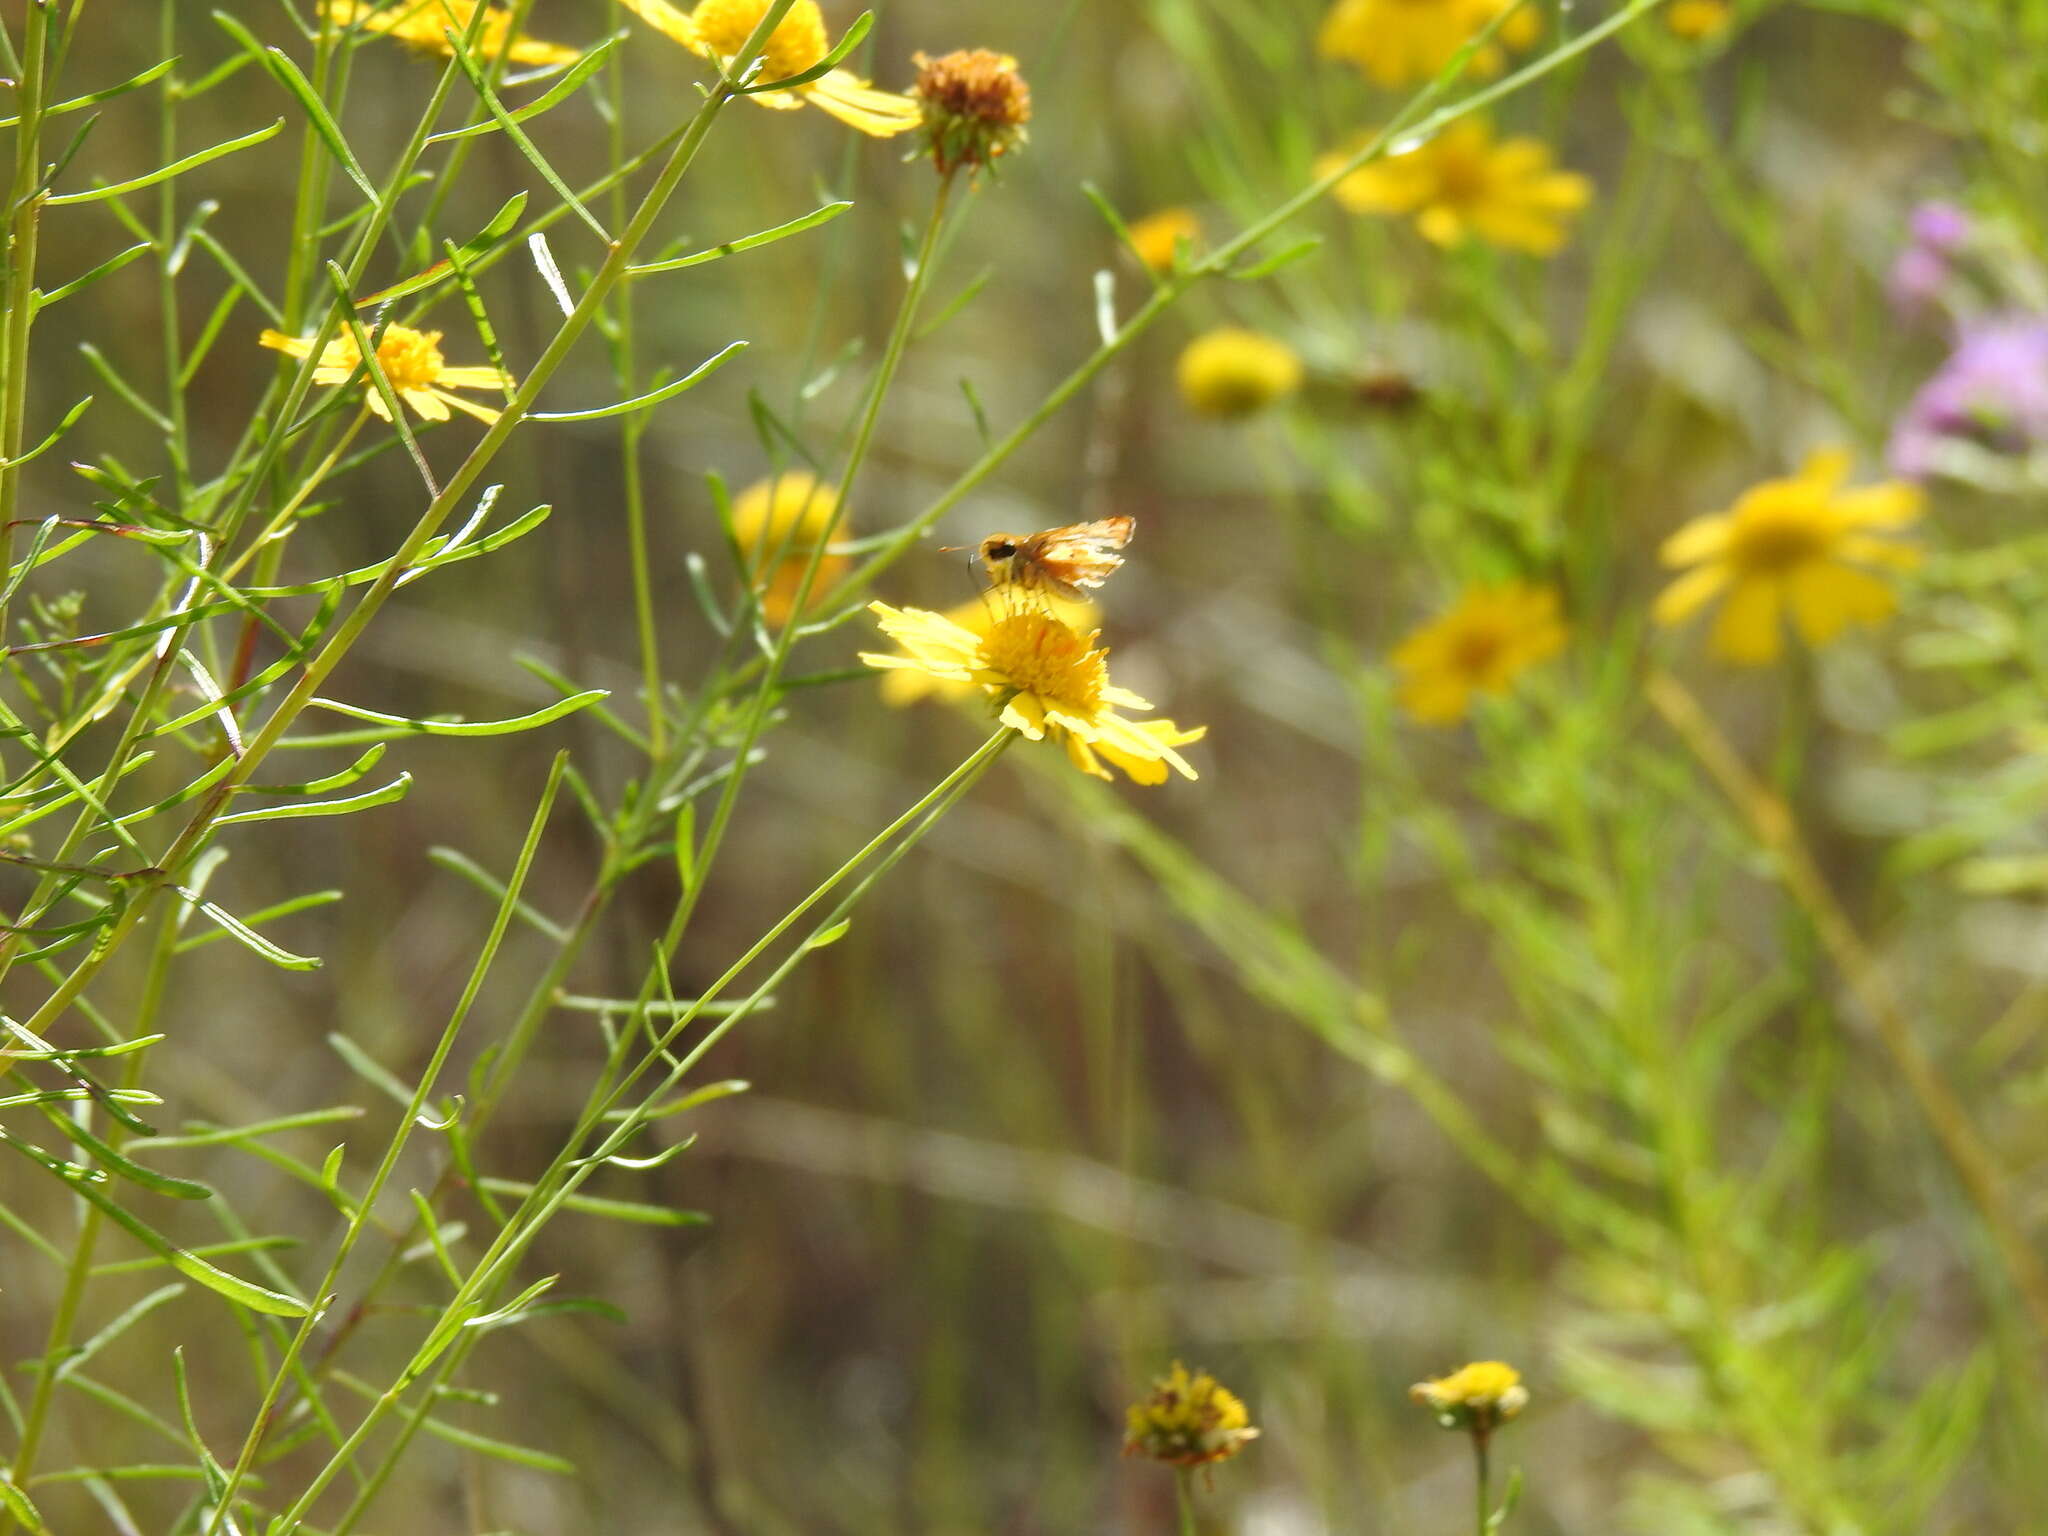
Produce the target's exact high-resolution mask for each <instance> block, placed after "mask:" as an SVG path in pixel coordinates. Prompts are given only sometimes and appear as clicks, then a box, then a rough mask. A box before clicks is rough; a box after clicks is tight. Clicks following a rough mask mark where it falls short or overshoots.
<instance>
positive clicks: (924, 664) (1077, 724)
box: [860, 603, 1207, 784]
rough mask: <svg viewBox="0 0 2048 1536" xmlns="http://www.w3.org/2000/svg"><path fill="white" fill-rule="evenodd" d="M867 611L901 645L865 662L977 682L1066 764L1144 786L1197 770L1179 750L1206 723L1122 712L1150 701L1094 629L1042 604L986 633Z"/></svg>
mask: <svg viewBox="0 0 2048 1536" xmlns="http://www.w3.org/2000/svg"><path fill="white" fill-rule="evenodd" d="M868 610H869V612H871V613H873V614H874V615H875V617H876V619H877V620H879V621H880V623H881V626H882V632H883V633H884V634H886V635H887V636H888V637H889V638H890V639H891V640H894V641H895V642H896V643H897V644H898V645H900V646H901V647H902V648H903V650H902V652H901V653H900V654H897V655H881V654H878V653H875V652H871V651H863V652H862V653H861V658H860V659H861V660H862V661H864V662H866V663H867V664H868V665H869V666H871V667H879V668H882V669H884V670H910V671H915V672H921V673H923V674H924V675H925V676H926V677H928V678H930V679H932V680H933V681H934V682H936V683H941V684H945V683H956V684H957V683H967V684H971V685H972V686H974V687H976V688H979V689H980V690H981V692H982V693H983V694H984V695H985V696H986V697H987V698H988V699H989V700H990V703H991V706H992V707H993V708H994V709H995V710H996V712H997V714H998V716H999V717H1000V719H1001V720H1002V723H1003V724H1004V725H1007V726H1009V727H1010V728H1011V729H1012V730H1014V731H1017V732H1018V733H1019V734H1021V735H1024V736H1027V737H1029V738H1030V739H1031V740H1033V741H1043V740H1045V739H1046V738H1047V737H1051V738H1052V739H1053V740H1055V741H1057V742H1059V744H1060V745H1061V746H1063V747H1064V748H1066V752H1067V758H1068V761H1070V762H1071V763H1073V765H1074V766H1075V767H1076V768H1079V769H1080V770H1081V771H1082V772H1083V773H1087V774H1092V775H1094V776H1095V777H1096V778H1098V779H1108V778H1113V777H1115V775H1113V774H1112V773H1110V771H1109V769H1108V768H1107V767H1105V766H1104V764H1105V763H1108V764H1111V765H1113V766H1115V767H1117V768H1121V769H1122V770H1123V771H1124V772H1125V773H1126V774H1128V775H1129V776H1130V778H1131V779H1132V780H1133V781H1134V782H1136V783H1139V784H1163V783H1165V782H1166V774H1167V770H1168V769H1169V768H1171V769H1172V770H1173V771H1174V772H1176V773H1178V774H1180V775H1181V776H1182V777H1183V778H1189V779H1192V778H1194V777H1196V774H1195V770H1194V769H1193V768H1191V767H1189V766H1188V762H1187V759H1186V758H1184V757H1182V756H1181V755H1180V753H1179V752H1178V751H1176V750H1175V748H1177V747H1184V746H1186V745H1188V744H1189V743H1190V742H1196V741H1200V740H1201V739H1202V737H1203V736H1204V735H1206V734H1207V727H1205V726H1197V727H1195V728H1194V729H1193V730H1182V729H1181V728H1180V727H1179V726H1177V725H1175V724H1174V723H1173V721H1171V720H1129V719H1126V718H1125V717H1124V716H1123V715H1122V714H1120V713H1119V711H1120V710H1125V709H1131V710H1149V709H1150V708H1151V707H1152V706H1151V704H1149V703H1148V702H1146V701H1145V700H1144V699H1141V698H1139V697H1138V695H1136V694H1135V693H1132V692H1131V691H1130V690H1129V689H1126V688H1119V687H1117V686H1116V685H1115V684H1113V683H1111V682H1110V680H1109V652H1108V651H1106V650H1101V649H1098V648H1097V646H1096V644H1095V639H1096V632H1095V631H1093V630H1089V631H1086V632H1084V631H1082V630H1079V629H1076V628H1074V627H1073V626H1072V625H1070V624H1068V623H1067V622H1066V621H1065V620H1063V619H1061V618H1059V617H1058V616H1056V615H1055V614H1053V613H1052V612H1051V611H1050V610H1048V609H1046V608H1042V607H1039V606H1037V605H1031V606H1028V607H1025V608H1022V609H1019V610H1017V611H1014V612H1006V613H1003V614H1001V615H1000V616H999V617H997V618H995V619H994V620H993V621H992V622H991V623H990V624H989V625H988V627H987V629H986V630H984V631H982V632H980V633H977V632H976V631H975V630H972V629H968V628H965V627H963V626H962V625H959V624H956V623H954V622H953V620H951V619H949V618H947V617H946V616H945V615H944V614H942V613H933V612H932V611H931V610H930V609H926V608H892V607H890V606H889V605H888V604H887V603H870V604H868Z"/></svg>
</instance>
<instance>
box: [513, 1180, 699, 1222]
mask: <svg viewBox="0 0 2048 1536" xmlns="http://www.w3.org/2000/svg"><path fill="white" fill-rule="evenodd" d="M483 1182H484V1187H485V1188H486V1189H488V1190H490V1191H491V1192H492V1193H493V1194H498V1195H515V1196H518V1197H519V1198H521V1199H524V1198H525V1197H526V1196H528V1195H530V1194H532V1193H533V1186H532V1185H531V1184H522V1183H520V1182H518V1181H517V1180H515V1179H485V1180H484V1181H483ZM562 1204H563V1205H564V1206H565V1207H566V1208H568V1209H569V1210H572V1211H582V1212H583V1213H584V1214H585V1215H588V1216H607V1217H610V1218H611V1219H612V1220H614V1221H630V1222H633V1223H635V1224H637V1225H639V1226H646V1227H701V1226H703V1225H705V1224H706V1223H707V1222H709V1221H710V1220H711V1218H710V1216H708V1215H706V1214H705V1213H704V1212H703V1211H683V1210H677V1209H675V1208H674V1207H673V1206H666V1205H644V1204H642V1203H641V1202H640V1201H637V1200H603V1199H599V1198H598V1197H597V1196H596V1195H569V1196H566V1197H565V1198H564V1199H563V1201H562Z"/></svg>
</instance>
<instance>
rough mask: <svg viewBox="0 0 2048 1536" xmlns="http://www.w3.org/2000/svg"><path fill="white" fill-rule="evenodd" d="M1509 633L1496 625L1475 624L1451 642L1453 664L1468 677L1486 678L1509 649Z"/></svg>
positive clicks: (1462, 631)
mask: <svg viewBox="0 0 2048 1536" xmlns="http://www.w3.org/2000/svg"><path fill="white" fill-rule="evenodd" d="M1507 644H1508V637H1507V632H1506V631H1505V630H1503V629H1502V628H1500V626H1498V625H1496V624H1474V625H1471V626H1469V627H1468V628H1466V629H1464V630H1461V631H1460V632H1459V633H1458V635H1457V637H1456V638H1455V639H1454V640H1453V641H1452V642H1451V664H1452V665H1453V666H1454V667H1456V668H1457V670H1458V671H1459V672H1460V673H1461V674H1462V675H1464V676H1466V677H1474V678H1477V677H1485V676H1486V675H1487V674H1488V673H1489V672H1491V671H1492V670H1493V665H1494V663H1495V662H1497V661H1499V660H1500V656H1501V652H1503V651H1505V650H1506V649H1507Z"/></svg>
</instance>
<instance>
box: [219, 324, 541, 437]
mask: <svg viewBox="0 0 2048 1536" xmlns="http://www.w3.org/2000/svg"><path fill="white" fill-rule="evenodd" d="M260 339H261V340H262V342H263V345H264V346H266V347H274V348H276V349H277V350H278V351H279V352H283V353H286V354H288V355H290V356H292V357H310V356H311V355H312V352H313V343H312V340H311V339H310V338H309V337H305V336H287V335H285V334H284V333H283V332H282V331H265V332H264V333H263V335H262V337H261V338H260ZM362 361H363V355H362V353H361V352H360V351H358V350H357V348H356V339H355V337H354V336H352V335H349V334H346V333H344V334H342V335H340V336H337V337H335V338H334V340H332V341H330V342H328V343H327V345H326V347H325V348H323V349H322V350H321V353H320V362H319V365H318V366H317V367H315V368H314V370H313V382H314V383H315V384H345V383H347V382H348V379H349V377H350V376H351V375H352V374H354V373H355V371H356V369H357V368H359V367H361V366H362ZM377 366H378V368H379V369H380V370H382V372H383V374H384V377H385V378H386V379H387V380H389V381H390V384H391V392H392V393H393V394H394V395H396V396H398V398H399V399H401V400H403V401H404V402H405V403H406V404H407V405H409V406H411V407H412V408H413V409H414V410H415V411H417V412H418V413H419V414H420V415H421V416H423V417H424V418H426V419H427V420H428V421H446V420H447V419H448V407H449V406H451V405H452V406H454V407H455V408H456V409H457V410H458V411H466V412H467V413H468V414H470V415H471V416H474V417H475V418H476V419H477V420H478V421H496V420H497V419H498V417H499V416H500V415H501V414H503V413H502V412H500V411H498V410H497V409H495V408H494V407H492V406H488V405H478V404H477V403H476V402H475V401H473V400H465V399H463V398H462V397H461V396H460V395H453V394H450V393H449V391H450V390H454V389H510V388H512V387H513V385H514V384H515V383H516V382H517V381H516V380H515V379H514V378H513V377H512V375H511V374H509V373H503V372H500V371H499V370H498V369H496V368H450V367H449V366H448V365H447V363H445V362H443V361H442V359H441V333H440V332H439V331H416V330H414V329H413V328H412V327H411V326H409V325H387V326H385V327H384V334H383V336H382V337H381V338H380V339H379V340H378V342H377ZM363 403H364V404H365V405H367V406H369V408H370V409H371V410H372V411H373V412H375V413H376V415H377V416H378V417H379V418H380V419H381V420H384V421H389V420H390V419H391V412H390V411H389V410H387V409H386V408H385V405H384V397H383V395H381V394H380V393H378V391H377V385H376V382H375V381H374V380H373V379H371V378H370V376H369V374H368V373H367V372H366V373H365V374H364V375H363Z"/></svg>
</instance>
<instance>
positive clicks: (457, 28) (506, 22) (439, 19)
mask: <svg viewBox="0 0 2048 1536" xmlns="http://www.w3.org/2000/svg"><path fill="white" fill-rule="evenodd" d="M320 9H321V12H322V14H324V15H325V16H326V18H327V19H328V20H329V21H332V22H334V23H335V24H336V25H337V26H344V27H351V26H353V27H361V28H362V29H363V30H364V31H366V32H377V33H381V34H382V35H384V36H385V37H390V38H396V39H397V40H398V41H399V42H401V43H406V44H408V45H410V46H411V47H414V48H417V49H419V50H421V51H422V52H424V53H437V54H440V55H442V56H443V57H446V56H448V55H449V54H452V53H453V52H454V51H455V49H454V47H453V45H452V44H451V43H450V42H449V41H448V33H449V32H450V31H453V32H454V33H455V34H456V35H457V36H458V37H461V36H465V35H467V33H468V32H469V27H470V22H471V19H472V18H473V17H474V16H475V15H476V12H477V0H391V3H379V0H323V3H322V5H321V7H320ZM483 12H484V17H483V20H482V21H481V22H479V23H477V32H476V41H475V43H474V44H473V45H472V51H473V52H474V53H476V54H479V55H481V56H482V57H484V58H486V59H495V58H500V57H502V58H504V59H505V60H506V62H508V63H511V64H522V65H526V66H528V67H531V68H536V69H545V68H553V67H556V66H559V65H563V64H574V63H575V62H576V61H577V60H578V59H580V58H582V57H583V54H582V52H581V50H579V49H575V48H569V47H565V46H564V45H562V44H560V43H544V42H541V41H540V40H539V39H537V38H531V37H527V36H525V35H524V34H519V35H514V34H513V31H512V13H511V12H510V11H507V10H504V9H502V8H500V7H498V6H495V5H485V6H484V7H483Z"/></svg>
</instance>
